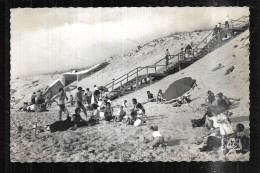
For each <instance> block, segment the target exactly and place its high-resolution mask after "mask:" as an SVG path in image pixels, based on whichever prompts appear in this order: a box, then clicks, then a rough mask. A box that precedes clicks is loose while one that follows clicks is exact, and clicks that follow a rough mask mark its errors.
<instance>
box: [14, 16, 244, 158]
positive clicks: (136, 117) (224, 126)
mask: <svg viewBox="0 0 260 173" xmlns="http://www.w3.org/2000/svg"><path fill="white" fill-rule="evenodd" d="M220 25H221V24H220V23H219V24H218V25H216V27H215V28H214V32H213V35H216V34H217V33H219V32H220V30H221V26H220ZM225 28H229V17H228V16H227V18H226V21H225ZM191 45H192V44H188V45H187V46H186V48H185V51H183V48H181V54H180V58H184V57H185V54H188V57H189V56H190V55H191V51H192V46H191ZM182 53H184V54H182ZM170 56H171V55H170V53H169V50H168V49H166V52H165V59H166V66H168V65H169V57H170ZM191 101H192V100H191V99H190V98H189V95H187V94H186V95H182V96H180V97H178V98H177V99H174V100H173V101H172V102H167V101H166V99H165V98H164V96H163V92H162V90H161V89H160V90H159V91H158V93H157V95H156V97H155V96H154V95H153V94H152V93H151V92H150V91H147V101H146V102H145V103H147V102H156V103H157V104H164V103H171V104H172V106H173V107H180V106H182V105H183V104H189V103H190V102H191ZM237 101H239V99H233V98H228V97H227V96H225V95H224V94H223V93H221V92H220V93H218V94H217V95H214V93H213V92H212V91H208V92H207V96H206V99H205V103H203V104H202V105H201V106H202V107H205V114H204V115H203V117H202V118H199V119H193V120H191V125H192V127H194V128H195V127H205V128H206V129H207V130H208V133H207V135H206V136H205V137H207V138H206V139H207V140H206V142H205V145H204V146H203V147H202V148H200V151H201V152H205V151H206V152H207V151H211V150H214V149H216V148H219V147H220V148H221V150H222V151H223V154H225V155H226V154H229V153H230V152H232V151H234V150H236V151H237V152H241V153H245V152H247V151H249V138H248V137H247V136H246V134H245V132H244V129H245V127H244V125H243V124H242V123H238V124H237V125H236V128H235V129H233V127H232V122H231V121H230V117H231V116H232V113H231V112H230V111H229V108H230V106H232V105H233V103H234V102H237ZM127 102H128V101H127V100H123V102H122V104H120V105H117V106H114V107H112V101H111V99H110V97H109V94H106V92H105V89H104V88H102V87H97V86H96V85H95V86H94V89H93V90H92V91H90V89H89V88H86V90H84V89H83V88H82V87H78V88H77V91H76V93H75V95H74V96H73V95H71V94H70V95H69V97H68V96H67V95H66V92H65V90H64V88H60V89H59V92H58V94H56V95H53V93H52V92H51V91H50V92H48V93H47V94H46V95H45V96H43V92H42V91H40V90H39V91H37V92H34V93H33V94H32V96H31V100H30V102H24V105H23V106H22V107H21V108H20V109H19V110H23V111H27V112H41V111H47V108H50V107H52V106H53V103H56V104H57V107H58V116H59V117H58V121H56V122H54V123H52V124H50V125H48V127H47V129H46V130H47V131H51V132H56V131H65V130H68V129H71V130H76V129H77V128H80V127H83V126H93V125H96V124H99V122H100V121H102V120H103V121H107V122H123V123H125V124H127V125H132V126H135V127H137V126H140V125H143V124H149V123H147V122H149V121H150V120H149V118H148V116H147V115H146V111H145V108H144V104H145V103H140V102H138V101H137V99H136V98H133V99H132V106H133V108H131V109H130V108H129V107H128V106H127ZM14 103H15V98H14V97H12V99H11V107H13V106H12V105H13V104H14ZM68 106H70V107H75V110H74V113H73V114H72V115H71V116H70V112H69V111H68V109H67V107H68ZM115 108H117V111H114V109H115ZM82 112H83V115H82V114H81V113H82ZM63 113H64V114H65V115H66V120H62V114H63ZM150 129H151V130H152V131H153V133H152V136H153V142H152V144H151V146H152V147H157V146H159V145H162V146H163V145H165V141H164V137H163V135H162V134H161V133H160V132H159V130H158V126H157V125H150Z"/></svg>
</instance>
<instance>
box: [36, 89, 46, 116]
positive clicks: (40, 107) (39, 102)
mask: <svg viewBox="0 0 260 173" xmlns="http://www.w3.org/2000/svg"><path fill="white" fill-rule="evenodd" d="M46 104H47V103H46V102H45V99H44V97H43V95H42V91H40V90H39V91H37V96H36V97H35V105H36V108H37V109H36V110H37V111H39V112H41V111H46V110H47V109H46Z"/></svg>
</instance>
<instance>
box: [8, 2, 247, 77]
mask: <svg viewBox="0 0 260 173" xmlns="http://www.w3.org/2000/svg"><path fill="white" fill-rule="evenodd" d="M226 15H229V18H231V19H237V18H239V17H241V16H243V15H249V8H248V7H196V8H195V7H182V8H180V7H157V8H147V7H143V8H39V9H37V8H34V9H30V8H23V9H20V8H18V9H11V19H10V22H11V31H10V32H11V52H10V54H11V77H12V78H16V77H23V76H32V75H37V74H44V73H50V72H55V71H64V70H69V69H74V68H84V67H88V66H91V65H94V64H97V63H99V62H102V61H104V60H105V59H108V58H109V57H111V56H113V55H116V54H119V53H122V52H124V51H127V50H130V49H133V48H136V47H137V46H138V45H142V44H145V43H147V42H149V41H152V40H154V39H156V38H160V37H164V36H167V35H169V34H171V33H174V32H180V31H193V30H195V29H206V28H213V27H214V26H215V25H216V24H217V23H218V22H222V23H223V22H224V21H225V17H226Z"/></svg>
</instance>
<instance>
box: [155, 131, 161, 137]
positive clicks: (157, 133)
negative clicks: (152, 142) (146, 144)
mask: <svg viewBox="0 0 260 173" xmlns="http://www.w3.org/2000/svg"><path fill="white" fill-rule="evenodd" d="M159 136H162V135H161V133H160V132H159V131H154V132H153V137H154V138H155V137H159Z"/></svg>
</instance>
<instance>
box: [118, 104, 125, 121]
mask: <svg viewBox="0 0 260 173" xmlns="http://www.w3.org/2000/svg"><path fill="white" fill-rule="evenodd" d="M125 116H126V112H125V111H124V107H123V106H122V105H120V106H119V109H118V113H117V115H115V121H119V122H121V121H122V120H123V118H124V117H125Z"/></svg>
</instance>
